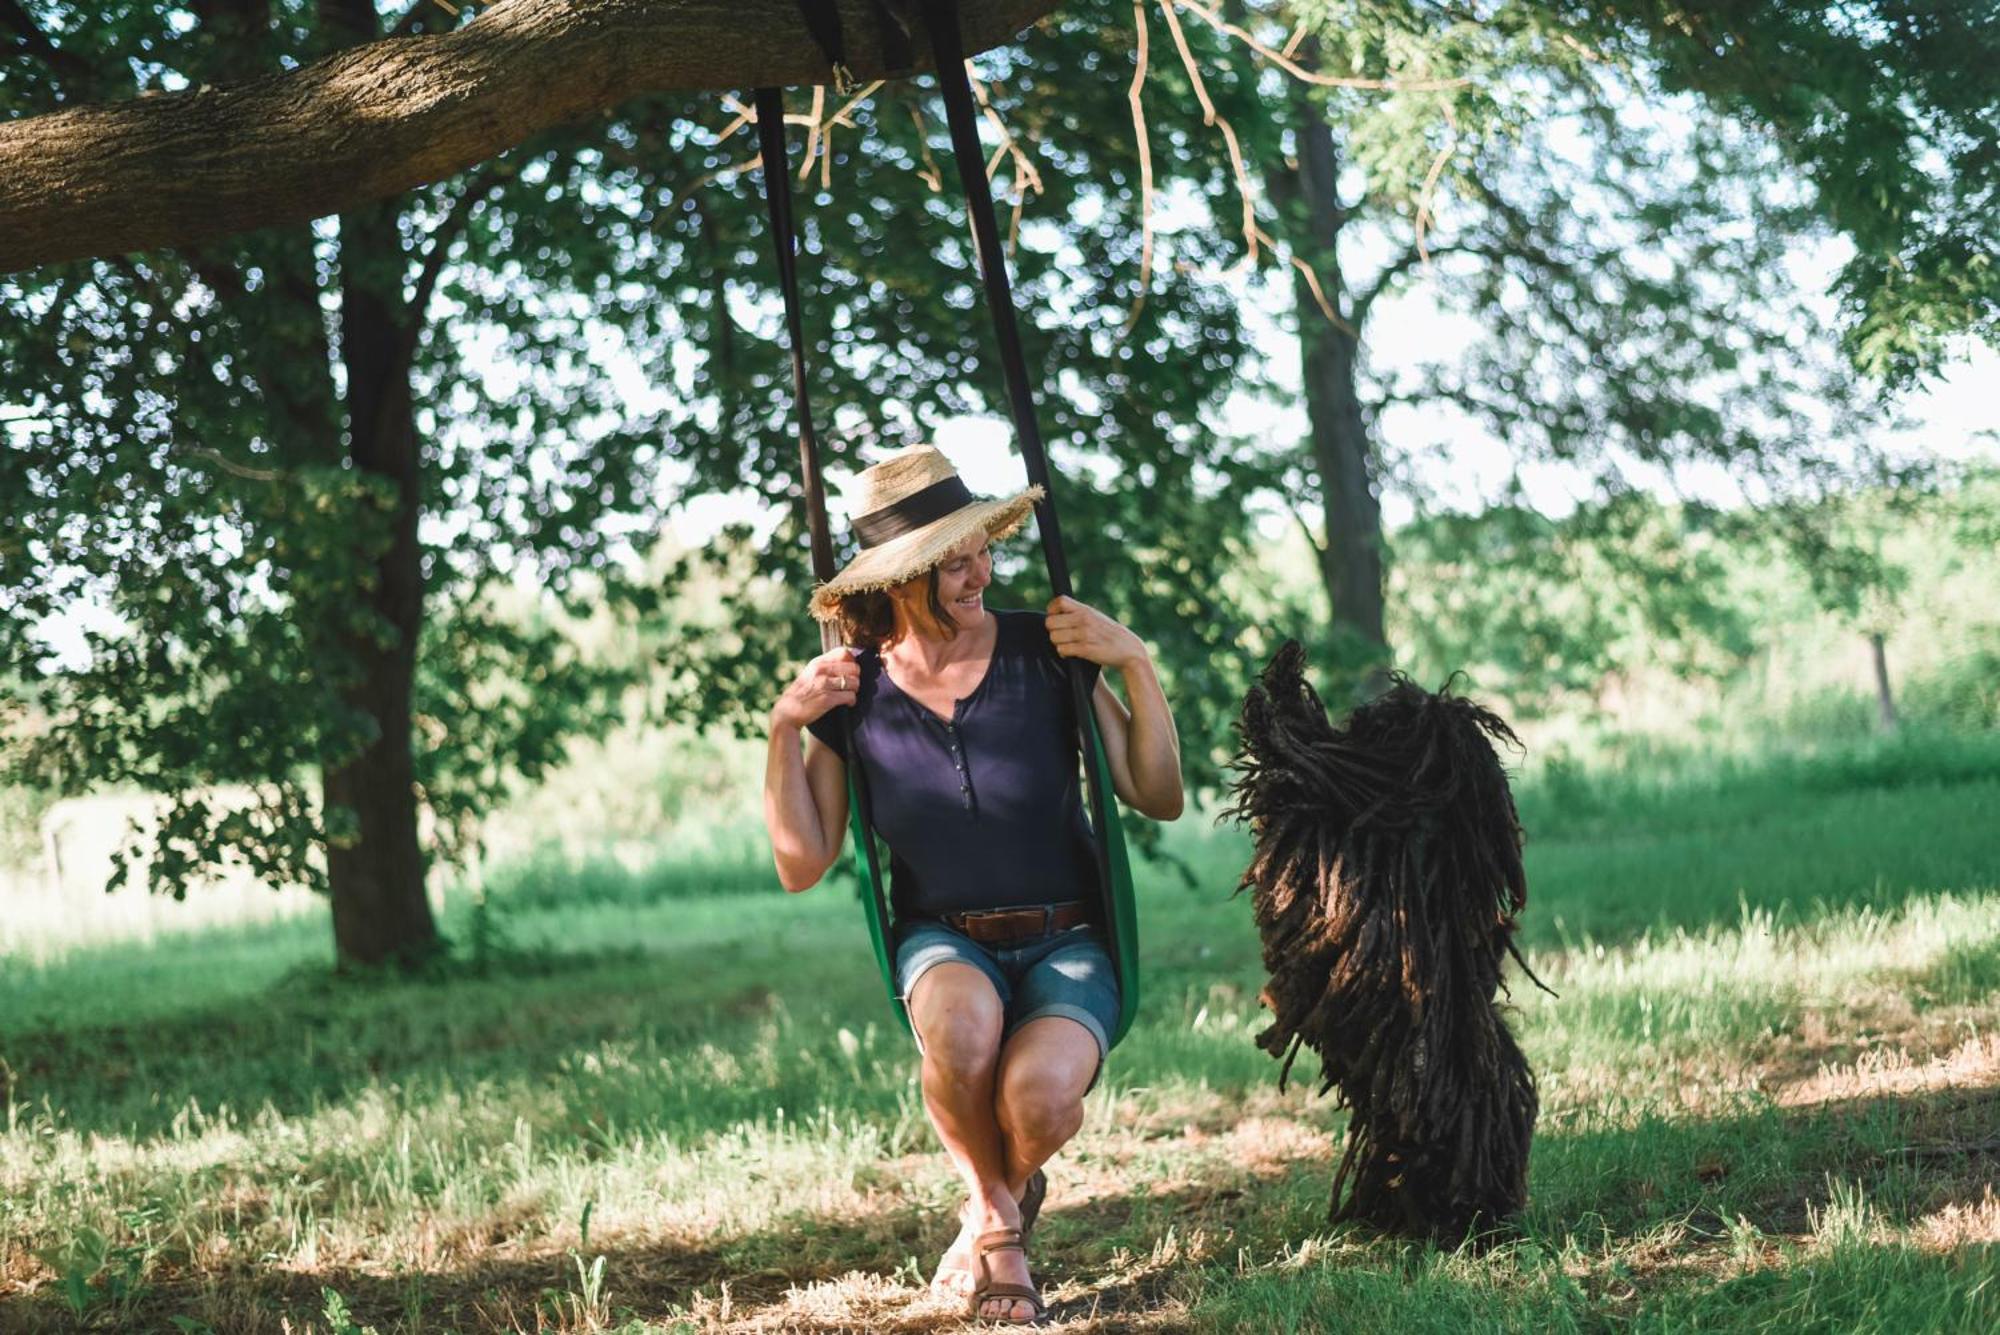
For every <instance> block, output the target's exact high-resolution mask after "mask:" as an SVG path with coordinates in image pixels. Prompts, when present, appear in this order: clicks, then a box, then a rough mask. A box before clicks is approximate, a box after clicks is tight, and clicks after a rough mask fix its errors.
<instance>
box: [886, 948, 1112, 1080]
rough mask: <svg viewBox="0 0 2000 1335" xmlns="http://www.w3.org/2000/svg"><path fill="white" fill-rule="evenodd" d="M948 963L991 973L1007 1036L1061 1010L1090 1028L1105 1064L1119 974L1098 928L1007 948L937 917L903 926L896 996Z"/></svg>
mask: <svg viewBox="0 0 2000 1335" xmlns="http://www.w3.org/2000/svg"><path fill="white" fill-rule="evenodd" d="M940 964H970V965H971V966H972V967H973V968H975V969H977V970H979V971H980V972H981V973H983V974H985V975H986V977H987V979H988V980H989V981H990V982H991V983H992V984H993V990H994V991H995V992H998V993H999V994H1000V1004H1001V1006H1002V1007H1003V1008H1004V1010H1005V1014H1006V1017H1007V1019H1006V1029H1005V1030H1004V1031H1003V1033H1002V1036H1001V1041H1002V1042H1005V1041H1006V1040H1007V1039H1008V1038H1010V1037H1012V1036H1013V1033H1014V1031H1015V1030H1017V1029H1019V1028H1020V1027H1021V1026H1022V1025H1024V1024H1026V1023H1027V1022H1028V1021H1030V1020H1039V1019H1041V1018H1042V1017H1043V1016H1045V1015H1060V1016H1063V1017H1064V1018H1066V1019H1071V1020H1075V1021H1076V1022H1077V1023H1078V1024H1080V1025H1082V1026H1083V1027H1084V1028H1085V1029H1088V1030H1089V1031H1090V1036H1091V1037H1092V1038H1094V1039H1096V1040H1097V1060H1098V1065H1099V1067H1100V1069H1101V1068H1102V1066H1103V1064H1104V1054H1105V1053H1107V1052H1109V1051H1110V1050H1111V1034H1112V1031H1113V1030H1115V1029H1116V1028H1117V1027H1118V975H1117V974H1116V973H1115V972H1113V970H1112V966H1111V956H1110V955H1108V954H1106V953H1105V950H1104V935H1103V933H1102V932H1101V931H1099V930H1098V929H1097V928H1096V927H1094V926H1092V925H1090V924H1089V923H1084V924H1081V925H1079V926H1076V927H1071V928H1069V929H1067V930H1065V931H1060V932H1056V933H1054V934H1052V935H1049V936H1044V937H1039V938H1036V939H1034V940H1031V941H1027V942H1024V943H1023V944H1021V945H1018V946H1008V947H1005V948H999V947H994V946H988V945H982V944H981V943H980V942H977V941H974V940H973V939H972V938H971V937H969V936H966V935H964V934H963V933H961V932H955V931H953V930H952V929H951V928H949V927H946V926H945V925H944V924H943V923H941V922H936V921H933V920H931V919H918V920H916V921H913V922H909V923H905V924H901V925H899V926H898V927H897V928H896V995H897V996H899V997H901V998H902V999H903V1001H904V1003H905V1004H908V1002H909V999H910V993H911V992H912V991H913V990H915V988H916V986H917V980H918V979H919V978H922V977H923V976H924V975H925V974H926V973H928V972H929V971H930V970H931V969H932V968H934V967H936V966H937V965H940ZM918 1048H919V1050H920V1051H921V1049H922V1040H921V1039H919V1040H918Z"/></svg>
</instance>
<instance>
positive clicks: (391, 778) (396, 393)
mask: <svg viewBox="0 0 2000 1335" xmlns="http://www.w3.org/2000/svg"><path fill="white" fill-rule="evenodd" d="M321 11H322V15H323V18H324V20H325V22H326V24H327V26H328V28H329V30H330V35H332V34H338V35H339V36H346V37H354V38H356V39H358V40H365V39H366V38H365V34H372V32H373V30H374V23H375V12H374V6H373V4H372V0H322V3H321ZM398 206H399V202H398V201H396V200H393V199H392V200H388V201H384V202H382V203H379V204H373V205H370V206H368V207H366V208H363V209H359V210H356V211H353V212H350V213H344V214H342V215H341V218H340V331H341V336H340V357H341V363H342V365H343V366H344V367H345V368H346V370H347V428H348V455H349V458H350V459H351V460H352V462H353V464H354V467H355V468H356V469H357V470H358V471H360V472H363V473H372V474H374V475H376V476H377V477H380V478H383V479H385V480H386V481H387V482H388V483H389V484H390V487H391V489H392V491H393V494H394V496H395V498H396V500H395V505H396V509H395V513H394V515H393V517H392V519H391V526H390V532H391V537H390V541H389V544H388V546H387V548H386V549H385V550H384V551H383V552H382V554H381V555H380V557H378V558H377V560H376V563H375V579H374V581H373V583H372V587H370V588H368V589H367V590H366V591H365V594H364V595H363V596H364V597H365V598H366V599H367V601H368V605H369V609H370V610H371V611H372V612H374V613H375V614H376V615H377V616H379V617H380V618H381V619H382V621H383V622H384V623H386V624H387V625H388V626H390V627H392V628H393V629H394V632H395V633H394V635H393V636H392V637H387V639H386V640H385V639H383V638H378V637H376V636H373V635H370V634H367V633H366V632H365V630H362V629H360V628H356V629H355V630H353V631H350V632H349V633H348V634H347V636H346V642H345V643H344V644H343V645H342V648H343V650H344V655H343V656H344V657H345V658H346V659H347V663H348V665H349V667H350V668H351V669H352V670H354V671H355V672H356V673H357V674H358V677H357V680H356V682H355V684H354V685H353V686H351V687H350V688H349V689H348V691H347V693H346V699H347V703H348V704H349V705H350V706H352V707H353V708H354V709H356V710H357V711H359V712H360V713H361V714H363V715H365V716H366V717H367V718H369V719H371V720H373V722H374V724H375V733H374V737H373V738H372V740H371V741H370V742H369V743H368V745H367V746H366V747H365V748H364V749H363V750H362V751H361V753H360V754H359V755H357V756H355V757H354V758H353V759H352V760H350V761H348V762H347V763H345V764H343V765H340V766H337V767H333V768H329V769H328V770H327V772H326V776H325V779H324V797H325V804H326V810H327V818H328V821H329V829H334V828H343V829H344V833H343V834H342V836H341V837H339V838H333V837H329V839H328V841H327V853H326V864H327V880H328V887H329V889H330V891H331V895H332V899H333V940H334V949H335V952H336V953H337V954H338V956H339V959H340V962H341V963H342V964H343V965H379V964H399V965H410V964H415V963H419V962H421V961H422V960H423V959H425V958H427V957H428V956H430V955H432V954H434V953H435V952H436V951H437V949H438V947H439V944H440V943H439V938H438V932H437V924H436V922H435V921H434V920H433V919H432V917H431V906H430V901H429V900H428V899H426V898H425V896H424V855H423V849H422V847H421V846H420V844H419V842H418V839H417V788H416V764H415V757H414V754H413V752H412V749H411V720H410V703H411V693H412V688H413V686H414V684H415V681H416V667H417V640H418V636H419V634H420V632H421V631H422V628H423V616H424V576H423V551H422V547H421V545H420V543H419V541H418V537H417V518H418V510H419V505H420V501H421V491H422V470H421V459H420V457H419V451H418V446H417V429H416V419H415V417H414V415H413V412H412V402H411V393H410V352H411V349H412V348H413V347H414V345H415V341H416V340H415V339H414V338H413V337H412V336H411V334H412V325H413V322H415V321H417V320H420V319H421V318H422V315H423V313H422V312H421V311H412V310H409V309H407V308H406V307H405V304H404V301H403V269H404V256H403V248H402V241H401V237H400V235H399V232H398V229H397V226H396V220H397V210H398ZM337 808H345V809H346V811H348V812H351V813H352V819H351V824H348V823H346V822H344V821H343V820H342V818H341V817H340V815H339V814H338V813H337V811H336V809H337Z"/></svg>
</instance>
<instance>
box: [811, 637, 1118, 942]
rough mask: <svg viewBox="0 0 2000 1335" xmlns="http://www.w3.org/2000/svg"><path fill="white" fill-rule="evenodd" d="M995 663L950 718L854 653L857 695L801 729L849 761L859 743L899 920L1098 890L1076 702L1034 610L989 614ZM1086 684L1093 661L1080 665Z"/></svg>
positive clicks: (1092, 677)
mask: <svg viewBox="0 0 2000 1335" xmlns="http://www.w3.org/2000/svg"><path fill="white" fill-rule="evenodd" d="M993 615H994V617H995V618H996V619H997V620H998V622H999V635H998V637H997V639H996V640H995V642H994V645H993V661H992V663H991V665H990V666H988V668H987V669H986V675H985V676H984V677H983V678H981V679H980V682H979V685H978V686H977V687H975V688H974V689H973V692H972V694H971V695H968V696H966V697H964V698H963V699H961V700H959V701H958V703H957V705H956V706H955V708H954V709H953V711H952V716H951V717H950V718H949V719H946V718H940V717H939V716H938V715H936V714H935V713H933V712H931V710H930V709H929V708H928V707H927V706H925V705H922V704H919V703H918V702H917V701H916V699H915V698H913V697H911V696H909V695H906V694H904V692H903V691H902V689H901V688H900V687H898V686H897V685H896V682H895V679H894V678H892V677H891V676H890V675H889V674H888V673H887V672H886V671H884V670H883V667H882V659H881V655H879V654H878V653H876V652H875V651H874V650H863V651H862V652H861V654H860V655H859V657H858V659H857V662H859V664H860V666H861V684H860V688H859V690H858V692H857V696H856V701H855V703H854V704H853V705H852V706H847V705H842V706H840V707H839V708H837V709H831V710H828V711H827V712H826V713H825V714H823V715H821V716H820V717H819V718H817V719H815V720H814V721H813V722H812V723H811V724H810V725H808V726H809V728H810V730H811V732H812V735H813V736H815V737H817V738H819V739H820V741H822V742H824V743H825V744H826V745H827V746H829V747H831V748H832V749H833V751H834V753H835V754H836V755H838V756H840V758H841V759H842V760H843V761H844V760H846V759H847V753H846V746H845V738H844V736H843V733H842V718H841V716H842V715H843V714H845V713H848V712H852V713H853V714H854V742H855V746H856V748H857V749H858V750H859V752H860V754H861V775H862V780H863V782H865V783H866V784H867V785H868V799H869V805H870V808H871V812H872V814H873V816H874V819H875V831H876V833H877V834H879V835H881V836H882V839H883V840H884V842H886V843H887V844H888V845H889V853H890V858H889V874H890V881H889V897H890V902H891V904H892V905H893V907H894V909H895V912H896V916H897V917H898V918H905V917H920V918H935V917H938V916H940V915H942V914H945V913H960V912H964V911H966V910H969V909H999V908H1011V907H1013V906H1015V905H1017V904H1049V903H1060V902H1062V901H1064V900H1070V899H1088V898H1091V897H1093V896H1094V895H1095V894H1096V893H1097V853H1096V847H1095V845H1094V844H1093V843H1092V842H1091V836H1090V827H1089V825H1088V823H1087V822H1086V821H1085V820H1084V813H1083V794H1082V780H1081V777H1080V770H1079V766H1078V757H1077V741H1076V711H1075V708H1074V706H1073V703H1072V701H1071V697H1070V688H1069V680H1068V676H1067V669H1066V667H1065V663H1066V661H1067V660H1065V659H1063V658H1062V657H1061V656H1060V655H1058V654H1057V653H1056V651H1055V646H1054V645H1052V644H1050V643H1049V632H1048V628H1047V625H1046V624H1045V622H1044V618H1043V616H1042V614H1041V613H1040V612H1032V611H1006V612H1001V611H995V612H994V613H993ZM1085 666H1086V668H1087V670H1088V673H1089V681H1090V684H1091V686H1092V689H1095V687H1096V684H1097V673H1098V669H1097V666H1096V664H1086V665H1085Z"/></svg>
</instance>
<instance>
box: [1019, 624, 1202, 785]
mask: <svg viewBox="0 0 2000 1335" xmlns="http://www.w3.org/2000/svg"><path fill="white" fill-rule="evenodd" d="M1048 627H1049V640H1050V642H1051V643H1052V644H1054V645H1055V647H1056V652H1057V653H1058V654H1061V655H1062V656H1063V657H1065V658H1085V659H1088V660H1089V661H1090V662H1093V663H1096V664H1098V665H1099V666H1100V667H1106V668H1112V669H1115V670H1116V671H1117V673H1118V675H1119V676H1120V677H1122V678H1123V679H1124V682H1125V693H1126V695H1127V696H1129V697H1130V698H1131V701H1132V703H1131V708H1130V709H1129V710H1128V709H1127V708H1126V706H1125V704H1124V702H1122V701H1120V700H1119V698H1118V696H1117V694H1116V693H1115V692H1113V691H1112V689H1111V687H1110V686H1109V685H1108V684H1106V682H1105V680H1104V678H1103V676H1102V674H1100V675H1099V676H1098V679H1097V690H1096V692H1095V694H1094V695H1093V697H1092V700H1091V707H1092V710H1093V712H1095V714H1096V715H1097V727H1098V731H1099V732H1101V733H1102V734H1103V736H1104V758H1105V761H1106V763H1107V764H1109V766H1110V767H1111V786H1112V788H1113V789H1115V790H1116V791H1117V793H1118V796H1119V797H1120V798H1121V799H1123V801H1124V803H1125V805H1127V806H1129V807H1131V808H1132V809H1133V810H1134V811H1137V812H1138V813H1139V814H1140V815H1142V816H1150V817H1151V818H1152V819H1154V820H1173V819H1175V818H1176V817H1178V816H1179V815H1180V814H1181V811H1182V809H1183V808H1184V807H1185V806H1186V804H1187V798H1186V794H1185V792H1184V791H1183V789H1182V787H1181V743H1180V736H1179V734H1178V733H1177V732H1176V731H1175V729H1174V716H1173V711H1172V710H1170V709H1169V708H1168V707H1167V697H1166V693H1165V692H1164V691H1162V690H1161V689H1160V677H1159V674H1158V673H1157V672H1156V671H1154V668H1153V656H1152V654H1151V653H1150V652H1148V650H1147V648H1146V643H1145V641H1143V640H1141V639H1140V638H1139V637H1138V636H1137V635H1134V634H1133V633H1132V632H1131V631H1130V630H1128V629H1126V628H1125V627H1124V626H1122V625H1120V624H1119V623H1118V622H1116V621H1114V620H1112V619H1111V618H1110V617H1108V616H1106V615H1104V613H1102V612H1099V611H1097V610H1096V609H1094V608H1091V607H1086V606H1085V605H1084V604H1082V603H1080V602H1078V601H1076V599H1074V598H1057V599H1056V600H1055V601H1053V602H1051V603H1050V604H1049V616H1048Z"/></svg>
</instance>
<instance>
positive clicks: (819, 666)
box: [771, 647, 861, 728]
mask: <svg viewBox="0 0 2000 1335" xmlns="http://www.w3.org/2000/svg"><path fill="white" fill-rule="evenodd" d="M858 652H859V651H858V650H855V649H852V648H847V647H842V648H839V649H832V650H828V651H827V652H826V653H823V654H821V655H820V656H819V657H818V658H815V659H813V660H812V661H811V662H809V663H807V664H806V665H805V666H804V667H802V668H800V669H799V675H798V676H796V677H794V678H793V679H792V684H791V685H789V686H787V687H786V688H785V693H784V694H783V695H781V696H779V697H778V703H777V704H775V705H773V706H772V707H771V726H772V727H773V728H779V727H793V728H804V727H805V726H806V725H807V724H808V723H811V722H813V721H814V720H815V719H817V718H819V717H820V716H821V715H822V714H825V713H826V712H827V711H828V710H829V709H833V708H835V707H837V706H840V705H851V704H853V703H854V701H855V698H856V696H857V695H858V694H859V692H860V688H861V664H860V663H858V662H856V661H855V655H856V654H857V653H858Z"/></svg>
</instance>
